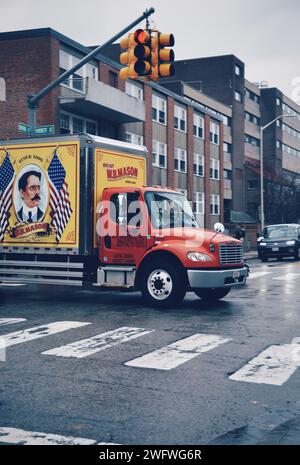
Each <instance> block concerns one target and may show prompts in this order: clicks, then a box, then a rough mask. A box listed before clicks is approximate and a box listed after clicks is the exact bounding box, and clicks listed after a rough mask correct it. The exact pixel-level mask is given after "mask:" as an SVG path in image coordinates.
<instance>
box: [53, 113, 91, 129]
mask: <svg viewBox="0 0 300 465" xmlns="http://www.w3.org/2000/svg"><path fill="white" fill-rule="evenodd" d="M97 129H98V124H97V122H96V121H92V120H89V119H86V118H81V117H78V116H77V115H73V114H71V113H65V112H61V113H60V133H61V134H75V133H81V132H86V133H87V134H92V135H97V132H98V131H97Z"/></svg>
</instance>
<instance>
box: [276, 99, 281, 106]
mask: <svg viewBox="0 0 300 465" xmlns="http://www.w3.org/2000/svg"><path fill="white" fill-rule="evenodd" d="M276 105H277V106H278V107H281V100H280V98H278V97H277V98H276Z"/></svg>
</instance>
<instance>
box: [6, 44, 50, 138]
mask: <svg viewBox="0 0 300 465" xmlns="http://www.w3.org/2000/svg"><path fill="white" fill-rule="evenodd" d="M58 74H59V42H58V40H57V39H54V38H53V37H51V36H43V37H34V38H23V39H14V40H2V41H1V42H0V76H1V77H3V78H4V79H5V81H6V90H7V100H6V102H0V115H1V124H0V138H14V137H20V136H21V134H20V133H19V132H18V123H21V122H22V123H27V122H28V110H27V96H28V94H35V93H37V92H38V91H40V90H41V89H42V88H43V87H45V86H46V85H47V84H49V83H50V82H51V81H52V80H53V79H55V78H56V77H57V76H58ZM58 92H59V90H58V89H54V90H53V91H52V92H51V93H50V94H48V95H47V96H46V97H45V98H43V99H42V100H41V102H40V106H39V109H38V111H37V124H38V125H40V124H55V125H56V126H58V100H57V97H58ZM56 130H58V127H56Z"/></svg>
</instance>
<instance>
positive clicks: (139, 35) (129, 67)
mask: <svg viewBox="0 0 300 465" xmlns="http://www.w3.org/2000/svg"><path fill="white" fill-rule="evenodd" d="M150 45H151V34H150V32H149V31H148V30H145V29H137V30H136V31H135V32H134V33H130V34H128V36H127V37H125V38H124V39H122V40H121V42H120V47H121V49H127V51H126V52H123V53H121V55H120V63H121V64H122V65H126V67H125V68H122V69H121V71H120V72H119V77H120V79H128V78H131V79H138V78H140V77H144V76H147V75H149V73H150V72H151V50H150Z"/></svg>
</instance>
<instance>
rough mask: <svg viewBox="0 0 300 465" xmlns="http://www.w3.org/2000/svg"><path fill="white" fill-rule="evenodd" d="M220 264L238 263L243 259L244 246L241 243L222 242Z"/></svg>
mask: <svg viewBox="0 0 300 465" xmlns="http://www.w3.org/2000/svg"><path fill="white" fill-rule="evenodd" d="M219 255H220V264H221V265H237V264H240V263H241V262H242V261H243V255H244V254H243V246H242V245H241V244H220V246H219Z"/></svg>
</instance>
